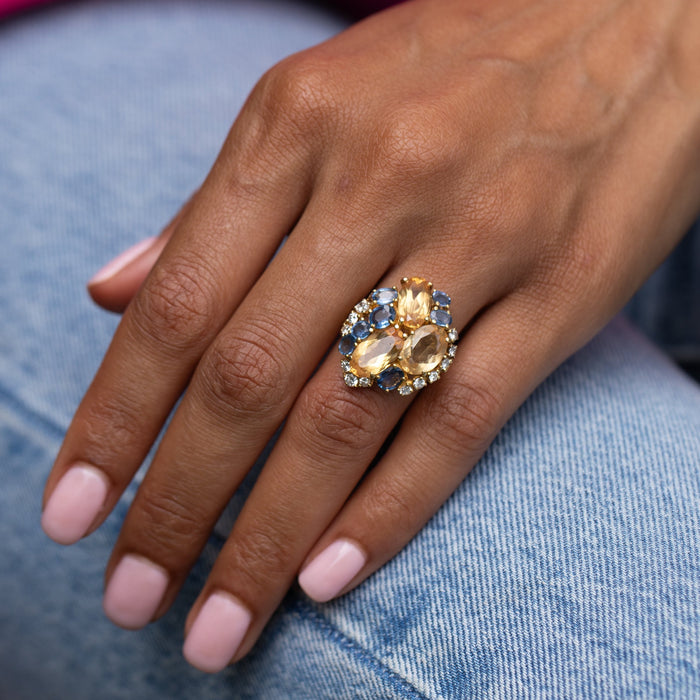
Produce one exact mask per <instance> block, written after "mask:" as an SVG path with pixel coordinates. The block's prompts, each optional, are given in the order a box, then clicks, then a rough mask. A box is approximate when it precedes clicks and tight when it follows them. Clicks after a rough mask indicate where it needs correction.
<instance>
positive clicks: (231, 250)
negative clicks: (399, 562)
mask: <svg viewBox="0 0 700 700" xmlns="http://www.w3.org/2000/svg"><path fill="white" fill-rule="evenodd" d="M697 36H700V6H699V4H698V3H697V2H693V1H692V0H666V1H664V2H659V0H614V1H613V0H586V1H585V2H584V1H583V0H582V1H581V2H578V1H577V2H538V1H535V0H501V1H500V2H497V3H495V2H492V0H459V1H453V0H414V1H413V2H408V3H406V4H404V5H399V6H397V7H396V8H392V9H390V10H388V11H386V12H384V13H380V14H378V15H375V16H373V17H371V18H369V19H367V20H365V21H364V22H361V23H359V24H357V25H355V26H353V27H351V28H350V29H349V30H347V31H345V32H343V33H342V34H340V35H338V36H337V37H334V38H332V39H331V40H329V41H327V42H325V43H323V44H321V45H319V46H316V47H313V48H311V49H308V50H306V51H303V52H301V53H299V54H296V55H293V56H291V57H289V58H287V59H285V60H284V61H282V62H281V63H280V64H278V65H277V66H275V67H274V68H272V69H271V70H270V71H269V72H268V73H267V74H265V75H264V76H263V78H262V79H261V81H260V82H259V83H258V85H257V86H256V87H255V89H254V90H253V92H252V94H251V96H250V97H249V99H248V101H247V103H246V104H245V106H244V107H243V109H242V111H241V113H240V114H239V116H238V117H237V119H236V121H235V123H234V125H233V127H232V129H231V132H230V134H229V136H228V138H227V140H226V142H225V143H224V145H223V148H222V150H221V153H220V155H219V157H218V159H217V160H216V162H215V164H214V166H213V168H212V170H211V172H210V174H209V175H208V177H207V179H206V181H205V182H204V183H203V184H202V186H201V188H200V189H199V190H198V191H197V192H196V193H195V195H194V196H193V197H192V199H191V200H190V201H189V203H188V204H187V205H186V206H185V207H184V208H183V210H182V211H181V213H180V214H179V215H178V217H177V218H176V220H175V221H174V222H173V223H172V224H171V225H170V226H169V227H168V228H167V229H166V230H165V231H164V232H163V234H162V235H161V240H160V247H159V248H158V249H157V252H156V253H151V254H150V256H146V257H145V258H143V259H141V260H137V261H135V262H134V263H132V264H131V265H130V266H128V267H127V268H126V269H125V270H124V271H123V273H122V274H121V275H118V276H117V277H115V278H113V279H111V280H109V281H107V282H105V283H103V284H101V285H95V286H94V287H92V288H91V289H90V293H91V294H92V295H93V297H94V298H95V300H96V301H97V302H98V303H100V304H101V305H103V306H105V307H106V308H111V309H113V310H119V311H121V310H124V315H123V318H122V320H121V323H120V325H119V328H118V329H117V331H116V334H115V336H114V339H113V341H112V343H111V345H110V347H109V350H108V351H107V354H106V356H105V358H104V361H103V363H102V366H101V367H100V369H99V371H98V373H97V375H96V376H95V379H94V380H93V382H92V384H91V386H90V388H89V389H88V391H87V393H86V395H85V397H84V399H83V400H82V402H81V404H80V406H79V408H78V410H77V412H76V414H75V417H74V419H73V421H72V423H71V426H70V428H69V430H68V433H67V435H66V438H65V441H64V443H63V446H62V448H61V450H60V453H59V455H58V457H57V459H56V463H55V466H54V468H53V470H52V472H51V474H50V476H49V479H48V482H47V486H46V492H45V500H46V499H47V497H48V496H49V495H50V494H51V492H52V490H53V488H54V487H55V485H56V483H57V482H58V480H59V478H60V477H61V476H62V475H63V474H64V473H65V472H66V470H67V469H68V468H69V467H70V466H71V465H72V464H73V463H74V462H76V461H85V462H89V463H90V464H93V465H96V466H97V467H99V468H100V469H102V470H103V471H104V473H105V474H106V475H107V477H108V479H109V482H110V489H109V495H108V498H107V503H106V507H105V508H104V509H103V511H102V513H101V514H100V515H99V517H98V519H97V520H96V522H95V523H94V524H93V526H92V528H91V529H93V530H94V529H95V528H97V527H99V525H100V524H101V522H102V521H103V520H104V518H105V517H106V516H107V514H108V512H109V511H110V510H111V509H112V507H113V506H114V504H115V503H116V502H117V500H118V498H119V496H120V495H121V493H122V491H123V490H124V488H125V487H126V486H127V484H128V483H129V481H130V480H131V479H132V477H133V475H134V473H135V472H136V470H137V468H138V467H139V465H140V464H141V462H142V460H143V459H144V458H145V456H146V454H147V452H148V449H149V447H150V446H151V444H152V442H153V441H154V439H155V437H156V435H157V434H158V431H159V430H160V428H161V426H162V425H163V423H164V421H165V419H166V417H167V415H168V413H169V412H170V410H171V408H172V407H173V405H174V403H175V401H176V399H177V398H178V396H179V395H180V393H181V392H183V391H184V398H183V400H182V403H181V404H180V406H179V407H178V409H177V411H176V412H175V414H174V416H173V419H172V423H171V425H170V427H169V429H168V431H167V433H166V434H165V437H164V439H163V441H162V443H161V445H160V446H159V449H158V452H157V454H156V456H155V459H154V462H153V464H152V466H151V467H150V469H149V471H148V474H147V475H146V477H145V479H144V481H143V484H142V485H141V487H140V488H139V490H138V493H137V495H136V498H135V500H134V502H133V505H132V506H131V508H130V510H129V513H128V515H127V517H126V520H125V521H124V524H123V527H122V530H121V534H120V536H119V539H118V542H117V543H116V545H115V547H114V551H113V554H112V556H111V558H110V560H109V564H108V566H107V572H106V579H107V580H109V577H110V575H111V573H112V571H113V570H114V567H115V566H116V564H117V563H118V562H119V560H120V559H121V557H122V556H123V555H125V554H129V553H132V554H137V555H140V556H144V557H147V558H148V559H150V560H151V561H153V562H156V563H157V564H158V565H160V566H161V567H163V569H165V570H166V571H167V572H168V574H169V576H170V583H169V586H168V589H167V592H166V594H165V598H164V600H163V602H162V605H161V606H160V609H159V610H158V612H157V614H156V617H158V616H160V615H162V614H163V613H164V612H165V611H166V610H167V609H168V607H169V606H170V605H171V603H172V602H173V600H174V598H175V596H176V595H177V592H178V589H179V588H180V586H181V584H182V583H183V581H184V579H185V577H186V575H187V573H188V570H189V569H190V567H191V566H192V565H193V563H194V562H195V561H196V559H197V558H198V556H199V554H200V551H201V549H202V547H203V545H204V544H205V542H206V539H207V537H208V535H209V534H210V531H211V529H212V528H213V526H214V523H215V522H216V519H217V517H218V515H219V513H220V512H221V510H222V509H223V508H224V506H225V504H226V503H227V501H228V500H229V498H230V496H231V495H232V493H233V492H234V491H235V489H236V488H237V486H238V485H239V483H240V482H241V480H242V479H243V477H244V475H245V474H246V472H247V471H248V470H249V468H250V467H251V465H252V463H253V462H254V460H255V458H256V456H257V454H258V453H259V451H260V450H261V449H262V447H263V446H264V444H265V443H266V441H267V440H268V438H269V437H270V436H271V435H272V434H273V432H274V431H275V429H276V428H277V426H278V425H279V424H280V422H281V421H282V420H284V419H286V421H287V422H286V425H285V428H284V430H283V433H282V435H281V437H280V439H279V441H278V443H277V446H276V447H275V449H274V451H273V453H272V455H271V456H270V458H269V460H268V462H267V463H266V465H265V467H264V469H263V471H262V474H261V476H260V478H259V480H258V482H257V483H256V486H255V487H254V489H253V491H252V493H251V494H250V496H249V498H248V500H247V502H246V504H245V507H244V509H243V511H242V513H241V515H240V517H239V518H238V520H237V522H236V524H235V527H234V529H233V532H232V534H231V536H230V538H229V540H228V541H227V542H226V544H225V546H224V547H223V549H222V551H221V553H220V555H219V557H218V560H217V562H216V564H215V566H214V568H213V570H212V572H211V574H210V576H209V579H208V581H207V583H206V585H205V587H204V589H203V590H202V592H201V594H200V596H199V598H198V599H197V601H196V602H195V604H194V606H193V609H192V611H191V613H190V615H189V617H188V621H187V629H189V627H190V626H191V624H192V622H193V620H194V617H193V616H194V615H195V614H196V613H197V612H198V610H199V609H200V608H201V606H202V605H203V603H204V602H205V600H206V598H207V597H208V596H209V595H210V594H211V593H212V592H215V591H225V592H228V593H230V594H232V595H233V596H235V597H236V598H237V599H238V600H240V601H241V602H242V603H243V604H244V605H245V606H246V607H247V608H248V609H249V610H250V611H251V613H252V623H251V626H250V628H249V630H248V632H247V634H246V636H245V638H244V640H243V643H242V645H241V647H240V648H239V650H238V652H237V653H236V655H235V657H234V659H233V660H234V661H235V660H238V659H240V658H241V657H242V656H244V655H245V654H247V653H248V652H249V651H250V649H251V648H252V646H253V645H254V643H255V640H256V639H257V637H258V636H259V634H260V632H261V630H262V628H263V627H264V625H265V623H266V621H267V620H268V618H269V617H270V615H271V614H272V612H273V611H274V609H275V608H276V606H277V605H278V604H279V602H280V601H281V599H282V597H283V596H284V594H285V593H286V591H287V589H288V587H289V586H290V585H291V584H292V583H293V582H294V580H295V577H296V576H297V574H298V572H299V571H300V570H301V568H302V567H303V565H304V563H305V562H308V561H310V560H311V559H312V558H313V556H315V555H316V554H318V553H319V552H321V551H322V550H323V549H324V548H325V547H326V546H327V545H329V544H331V543H332V542H333V541H335V540H336V539H337V538H339V537H345V538H349V539H351V540H352V541H354V542H356V543H357V544H358V545H359V546H360V547H361V549H362V550H363V551H364V552H365V553H366V555H367V564H366V566H365V567H364V568H363V569H362V570H361V571H360V572H359V574H358V575H357V576H356V577H355V578H354V580H353V581H351V583H350V584H349V585H348V586H347V587H346V588H345V589H344V591H343V592H345V591H347V590H350V589H352V588H353V587H355V586H357V585H358V584H360V583H361V582H362V581H363V580H364V579H365V578H367V577H368V576H369V575H370V574H371V573H372V572H373V571H375V570H376V569H378V568H379V567H381V566H382V565H383V564H384V563H385V562H386V561H387V560H389V559H390V558H391V557H393V556H394V555H395V554H396V553H397V552H399V551H400V550H401V549H402V548H403V547H404V546H405V545H406V543H407V542H408V541H409V540H410V539H411V538H412V537H413V536H414V535H415V534H416V533H417V532H418V531H419V530H420V529H421V527H422V526H423V525H424V524H425V522H426V521H427V520H428V519H429V518H430V517H431V516H432V514H433V513H434V512H435V511H436V510H437V509H438V508H439V507H440V506H441V504H442V503H443V502H444V501H445V499H447V498H448V497H449V495H450V494H451V493H452V492H453V491H454V489H455V488H456V487H457V486H458V485H459V483H460V482H461V481H462V480H463V479H464V477H465V476H466V475H467V473H468V472H469V471H470V470H471V468H472V467H473V466H474V464H475V463H476V462H477V461H478V459H479V458H480V456H481V455H482V454H483V452H484V451H485V449H486V448H487V447H488V445H489V444H490V443H491V441H492V440H493V438H494V437H495V435H496V434H497V433H498V431H499V430H500V428H501V427H502V426H503V424H504V423H505V422H506V420H507V419H508V418H509V417H510V416H511V415H512V413H513V412H514V411H515V410H516V409H517V408H518V406H519V405H520V404H521V403H522V402H523V401H524V400H525V398H526V397H527V396H528V395H529V394H530V393H531V392H532V390H533V389H534V388H535V387H536V386H537V384H539V383H540V382H541V381H542V380H543V379H544V378H545V377H546V376H547V375H548V374H549V373H551V372H552V371H553V370H554V369H555V368H556V367H557V366H558V365H559V364H560V363H561V362H562V361H563V360H564V359H566V358H567V357H568V356H569V355H571V354H572V353H573V352H574V351H576V350H577V349H578V348H580V347H581V346H582V345H583V344H584V343H586V342H587V341H588V340H589V339H590V338H591V337H592V336H593V335H594V334H595V333H596V332H597V331H598V330H599V329H600V328H602V327H603V325H604V324H605V323H606V322H607V321H608V320H609V319H610V318H611V317H612V316H613V315H614V314H615V313H616V312H617V311H618V310H619V309H620V308H621V307H622V306H623V305H624V303H625V302H626V301H627V299H628V298H629V297H630V296H631V295H632V294H633V293H634V292H635V291H636V289H637V288H638V287H639V286H640V285H641V283H642V282H643V281H644V280H645V278H646V277H647V276H648V275H649V274H650V273H651V272H652V271H653V270H654V268H655V267H656V266H657V265H658V264H659V263H660V262H661V261H662V260H663V258H664V257H665V256H666V255H667V254H668V253H669V252H670V250H671V249H672V248H673V246H674V245H675V244H676V243H677V242H678V241H679V239H680V237H681V236H682V234H683V233H684V231H685V230H686V229H687V227H688V226H689V224H690V223H691V221H692V220H693V218H694V217H695V216H697V214H698V212H699V207H698V204H699V202H700V198H699V197H698V192H700V158H699V157H698V156H699V155H700V91H699V88H698V86H699V85H700V55H699V54H700V46H698V42H697ZM289 232H291V235H290V237H289V239H288V241H287V243H286V244H285V246H284V247H283V248H282V250H281V251H280V252H279V254H278V255H277V256H276V257H275V258H274V260H273V261H272V262H271V263H270V264H269V266H267V265H268V262H269V261H270V258H271V256H272V255H273V253H274V252H275V250H276V248H277V246H278V244H279V243H280V241H281V239H282V238H283V236H284V235H286V234H287V233H289ZM161 249H162V253H160V251H161ZM158 253H160V257H159V258H158V260H157V262H155V258H156V256H157V254H158ZM154 262H155V265H154ZM266 266H267V267H266ZM414 274H415V275H420V276H423V277H425V278H427V279H429V280H431V281H432V282H433V283H434V284H435V286H436V287H437V288H439V289H444V290H445V291H447V292H448V293H450V294H451V296H452V299H453V304H452V311H453V316H454V323H455V325H456V326H457V327H458V328H462V329H464V330H463V332H462V334H461V340H460V345H459V351H458V353H457V355H456V358H455V362H454V364H453V366H452V367H451V369H450V371H449V373H447V374H446V375H445V377H444V378H443V379H442V380H441V381H440V382H438V383H437V384H435V385H432V386H430V387H428V388H427V389H426V390H424V391H423V392H421V393H420V394H419V395H418V396H415V397H409V398H404V397H400V396H398V395H396V393H394V394H383V393H381V392H379V391H376V390H372V391H367V390H352V389H349V388H348V387H346V386H345V385H344V383H343V381H342V373H341V371H340V369H339V357H338V355H337V353H335V352H332V353H331V354H330V355H329V357H328V358H326V359H324V355H325V353H326V352H327V350H328V348H329V347H330V346H331V345H332V344H333V343H334V340H335V338H336V337H337V333H338V329H339V328H340V326H341V324H342V322H343V319H344V318H345V317H346V315H347V313H348V312H349V310H350V309H351V307H352V305H353V304H354V303H355V302H356V301H358V300H359V299H361V298H362V297H364V296H365V295H366V294H367V293H368V292H369V291H370V290H371V289H372V288H374V287H378V286H384V285H389V286H391V285H393V284H397V283H398V281H399V280H400V279H401V277H403V276H406V275H408V276H410V275H414ZM132 297H133V298H132ZM309 301H311V304H310V310H307V305H308V303H309ZM129 302H130V303H129ZM320 362H321V363H322V364H321V366H320V368H319V369H318V371H317V372H316V373H314V370H315V368H316V367H317V365H318V364H319V363H320ZM312 375H313V376H312ZM401 417H403V422H402V424H401V426H400V428H399V430H398V432H397V434H396V435H395V437H394V439H393V441H392V442H391V444H390V446H389V449H388V450H387V452H386V454H384V456H383V457H382V458H381V459H380V460H379V462H378V464H377V465H376V467H375V468H374V469H373V470H372V471H371V473H369V474H368V475H367V476H366V478H364V479H363V480H362V483H361V484H360V485H359V487H358V488H357V489H356V490H354V489H355V487H356V485H357V484H358V482H359V481H360V479H361V478H362V477H363V475H364V473H365V471H366V469H367V467H368V466H369V465H370V463H371V462H372V460H373V458H374V457H375V456H376V454H377V452H378V451H379V449H380V447H381V446H382V444H383V442H384V441H385V439H386V438H387V436H388V435H389V433H390V432H391V430H392V429H393V428H394V427H395V425H396V423H397V421H398V420H399V419H400V418H401ZM447 565H449V564H447Z"/></svg>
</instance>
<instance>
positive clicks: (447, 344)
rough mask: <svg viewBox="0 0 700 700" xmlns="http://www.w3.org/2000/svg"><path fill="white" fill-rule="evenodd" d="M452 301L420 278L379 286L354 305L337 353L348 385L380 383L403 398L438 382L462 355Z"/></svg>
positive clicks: (378, 384) (380, 386) (367, 385)
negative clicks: (388, 285)
mask: <svg viewBox="0 0 700 700" xmlns="http://www.w3.org/2000/svg"><path fill="white" fill-rule="evenodd" d="M451 302H452V300H451V299H450V297H449V295H448V294H446V293H445V292H441V291H439V290H437V289H434V288H433V284H432V282H428V281H427V280H425V279H423V278H421V277H404V278H403V279H402V280H401V285H400V286H399V287H398V288H397V287H380V288H379V289H373V290H372V292H371V294H369V296H367V297H366V298H365V299H362V300H361V301H359V302H358V303H357V304H355V306H354V308H353V310H352V311H351V312H350V313H349V314H348V317H347V318H346V319H345V322H344V323H343V327H342V328H341V331H340V334H341V338H340V342H339V343H338V350H339V352H340V354H341V355H342V356H343V359H342V360H341V362H340V366H341V368H342V370H343V379H344V380H345V383H346V384H347V385H348V386H349V387H353V388H355V387H362V388H368V387H371V386H373V385H375V384H376V385H377V386H378V387H379V388H380V389H382V390H383V391H394V390H398V392H399V394H401V395H402V396H408V395H409V394H412V393H413V392H414V391H418V390H419V389H423V388H424V387H425V386H426V385H427V384H432V383H433V382H436V381H437V380H438V379H440V377H441V376H442V374H443V373H444V372H446V371H447V370H448V369H449V367H450V365H451V364H452V360H453V358H454V356H455V353H456V352H457V345H456V343H457V340H458V339H459V334H458V333H457V329H456V328H451V327H450V326H451V324H452V314H451V313H450V303H451Z"/></svg>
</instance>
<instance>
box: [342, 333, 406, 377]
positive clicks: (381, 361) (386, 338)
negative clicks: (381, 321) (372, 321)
mask: <svg viewBox="0 0 700 700" xmlns="http://www.w3.org/2000/svg"><path fill="white" fill-rule="evenodd" d="M402 345H403V338H402V337H401V335H400V334H399V332H398V331H397V330H396V328H393V327H392V326H389V327H388V328H381V329H377V330H374V331H372V332H371V333H370V334H369V335H368V336H367V337H366V338H365V339H364V340H362V341H360V342H359V343H358V344H357V345H356V346H355V349H354V350H353V351H352V355H351V356H350V367H351V369H352V371H353V372H354V373H355V374H356V375H357V376H358V377H375V376H376V375H378V374H379V373H380V372H381V371H382V370H383V369H386V368H387V367H388V366H389V365H390V364H391V363H392V362H393V361H394V360H395V359H396V358H397V357H398V356H399V353H400V352H401V347H402Z"/></svg>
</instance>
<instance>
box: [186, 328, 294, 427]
mask: <svg viewBox="0 0 700 700" xmlns="http://www.w3.org/2000/svg"><path fill="white" fill-rule="evenodd" d="M276 343H277V341H275V339H274V338H273V336H272V334H270V333H269V329H268V330H262V329H261V330H258V329H257V327H256V326H255V325H253V324H250V323H249V324H247V325H246V327H245V328H244V329H241V330H238V331H237V332H236V333H235V334H233V333H232V334H230V335H229V336H228V337H226V338H220V339H218V340H217V342H216V343H214V344H213V345H212V346H211V347H210V349H209V351H208V352H207V355H206V357H205V359H204V360H203V362H202V367H201V370H200V371H201V376H202V379H203V383H204V387H205V389H204V391H205V393H206V396H207V399H208V400H209V401H211V400H212V399H213V401H214V405H215V406H218V407H220V408H222V409H223V412H224V414H225V415H230V414H231V413H232V412H234V413H236V414H239V415H241V416H251V415H257V416H260V415H267V414H270V413H274V412H276V411H278V410H279V408H280V406H282V405H283V404H284V402H285V401H286V400H287V399H286V397H287V395H288V391H287V384H288V380H287V379H286V374H285V372H284V371H283V367H282V364H281V362H280V360H279V357H280V356H281V355H280V354H279V353H277V352H276V350H275V346H276Z"/></svg>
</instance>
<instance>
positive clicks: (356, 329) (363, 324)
mask: <svg viewBox="0 0 700 700" xmlns="http://www.w3.org/2000/svg"><path fill="white" fill-rule="evenodd" d="M371 330H372V326H370V325H369V323H367V321H358V322H357V323H356V324H355V325H354V326H353V327H352V330H351V331H350V332H351V333H352V334H353V335H354V336H355V338H356V339H357V340H364V339H365V338H366V337H367V336H368V335H369V332H370V331H371Z"/></svg>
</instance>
